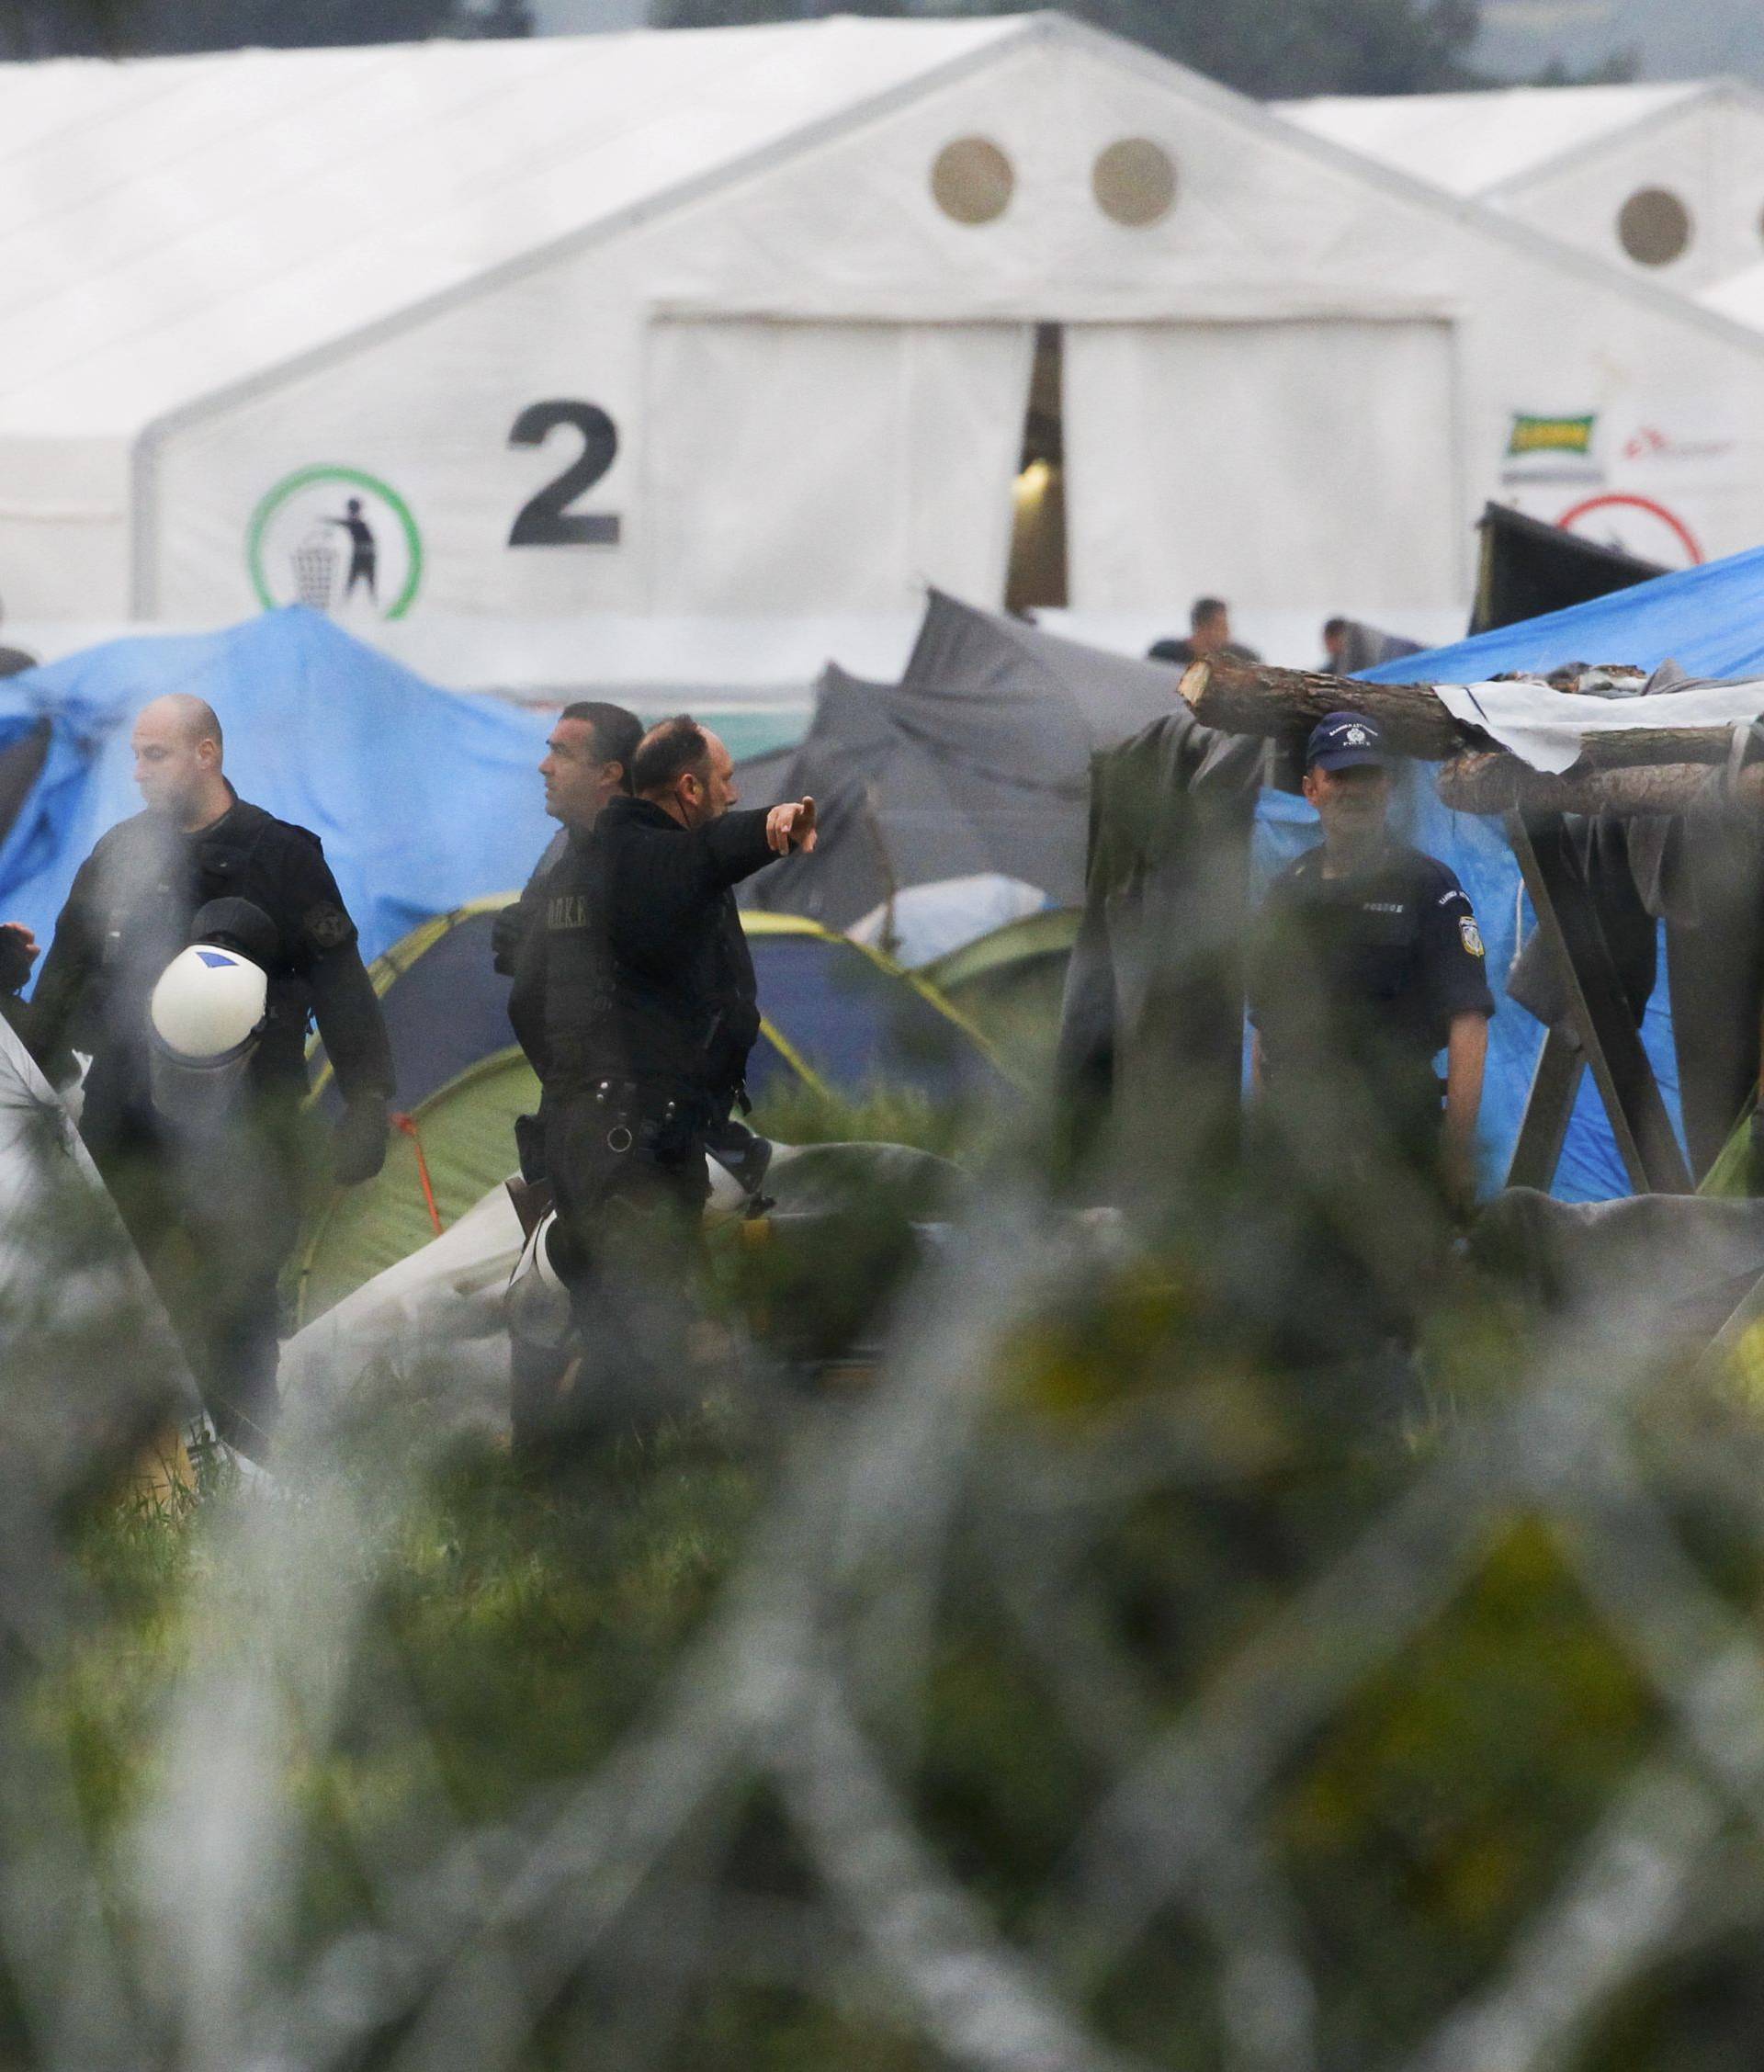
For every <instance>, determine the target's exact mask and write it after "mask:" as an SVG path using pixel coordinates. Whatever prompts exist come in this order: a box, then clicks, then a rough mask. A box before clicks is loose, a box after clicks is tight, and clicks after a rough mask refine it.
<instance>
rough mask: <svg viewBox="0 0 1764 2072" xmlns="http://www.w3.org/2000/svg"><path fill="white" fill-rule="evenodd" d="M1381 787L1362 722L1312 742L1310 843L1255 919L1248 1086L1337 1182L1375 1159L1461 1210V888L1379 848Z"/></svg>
mask: <svg viewBox="0 0 1764 2072" xmlns="http://www.w3.org/2000/svg"><path fill="white" fill-rule="evenodd" d="M1390 787H1391V776H1390V768H1389V764H1388V761H1387V759H1386V756H1385V748H1384V741H1383V737H1382V734H1381V732H1380V730H1379V728H1378V726H1377V724H1376V723H1375V722H1374V720H1371V719H1364V718H1363V717H1362V716H1361V715H1359V714H1358V713H1352V712H1336V713H1332V714H1330V716H1329V718H1328V719H1325V720H1324V721H1323V722H1322V723H1321V725H1319V726H1318V727H1317V728H1316V729H1315V730H1313V732H1312V734H1311V737H1310V741H1309V743H1308V745H1307V748H1306V759H1305V779H1304V792H1305V796H1306V798H1308V799H1309V800H1310V802H1311V804H1312V805H1313V806H1315V807H1316V809H1317V816H1318V818H1319V820H1320V821H1322V824H1323V840H1322V843H1321V844H1320V845H1319V846H1318V847H1317V848H1315V849H1311V850H1309V851H1307V852H1306V855H1303V856H1301V857H1300V858H1299V859H1298V861H1297V862H1296V863H1294V864H1292V865H1289V866H1287V868H1286V869H1285V870H1283V872H1282V873H1281V874H1280V876H1279V877H1276V878H1275V880H1274V882H1273V884H1272V887H1271V889H1270V890H1269V893H1268V897H1267V900H1266V903H1265V905H1264V907H1263V909H1262V911H1261V916H1260V919H1259V923H1258V926H1257V931H1256V934H1257V940H1256V944H1255V946H1254V950H1253V953H1252V957H1251V977H1250V1021H1251V1024H1252V1025H1253V1027H1254V1030H1255V1036H1256V1050H1255V1070H1256V1077H1257V1081H1258V1083H1259V1085H1260V1086H1261V1089H1262V1090H1263V1093H1264V1095H1265V1097H1266V1100H1267V1102H1268V1104H1270V1105H1272V1106H1274V1107H1276V1108H1277V1109H1278V1110H1279V1111H1280V1112H1281V1114H1282V1115H1283V1118H1284V1119H1285V1120H1286V1122H1287V1123H1288V1124H1289V1125H1291V1126H1292V1127H1293V1128H1294V1129H1295V1130H1296V1131H1298V1132H1303V1133H1306V1134H1308V1136H1309V1137H1310V1138H1311V1140H1312V1141H1313V1142H1314V1143H1316V1144H1317V1146H1318V1147H1319V1149H1322V1150H1323V1154H1324V1157H1325V1158H1326V1159H1327V1160H1329V1161H1333V1170H1334V1172H1335V1174H1336V1176H1337V1178H1338V1179H1346V1178H1349V1177H1350V1176H1351V1175H1354V1174H1357V1173H1359V1172H1363V1171H1365V1170H1368V1169H1369V1167H1370V1165H1371V1163H1372V1161H1374V1160H1375V1159H1376V1158H1377V1157H1378V1156H1379V1154H1380V1153H1382V1154H1384V1155H1385V1158H1386V1159H1388V1160H1394V1161H1397V1162H1398V1163H1399V1164H1400V1165H1402V1166H1404V1167H1407V1168H1408V1170H1409V1171H1411V1172H1416V1171H1419V1172H1425V1173H1426V1174H1427V1175H1428V1176H1429V1177H1430V1179H1435V1180H1437V1181H1438V1182H1440V1183H1442V1185H1443V1186H1444V1188H1445V1191H1446V1195H1447V1197H1448V1199H1449V1200H1450V1201H1451V1203H1452V1204H1453V1206H1457V1207H1464V1206H1468V1204H1469V1202H1470V1200H1471V1198H1472V1194H1473V1188H1474V1173H1475V1142H1476V1115H1477V1110H1478V1109H1479V1107H1480V1105H1481V1101H1482V1079H1483V1067H1484V1063H1485V1060H1486V1058H1487V1045H1488V1018H1489V1017H1490V1016H1491V1015H1492V1014H1493V1013H1494V1011H1495V1002H1494V999H1493V996H1492V995H1491V993H1490V992H1489V990H1488V979H1487V966H1486V960H1485V957H1484V952H1483V943H1482V935H1481V933H1480V931H1479V929H1478V928H1477V925H1476V915H1475V913H1474V912H1473V911H1472V910H1471V906H1470V901H1469V900H1468V899H1467V898H1466V897H1465V896H1464V888H1463V887H1462V886H1461V885H1460V884H1459V883H1458V880H1457V878H1456V877H1454V876H1453V872H1452V871H1451V870H1450V869H1449V868H1448V867H1447V866H1446V865H1444V864H1442V863H1440V862H1439V861H1438V860H1437V859H1436V858H1434V857H1432V856H1426V855H1421V854H1420V852H1419V850H1415V849H1410V848H1408V847H1406V846H1405V845H1404V844H1401V843H1398V842H1396V841H1393V840H1392V839H1391V836H1390V834H1389V832H1388V829H1387V827H1386V824H1385V820H1386V814H1387V811H1388V809H1389V804H1390ZM1442 1052H1443V1053H1444V1055H1445V1063H1446V1073H1445V1081H1444V1084H1443V1086H1442V1084H1441V1081H1440V1078H1439V1075H1438V1071H1437V1069H1436V1065H1435V1059H1437V1058H1438V1056H1439V1055H1440V1054H1441V1053H1442Z"/></svg>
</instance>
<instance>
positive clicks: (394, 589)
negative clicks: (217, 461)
mask: <svg viewBox="0 0 1764 2072" xmlns="http://www.w3.org/2000/svg"><path fill="white" fill-rule="evenodd" d="M245 565H246V568H247V569H248V570H249V572H250V574H251V584H252V588H253V589H254V591H255V592H256V594H257V601H258V602H259V604H261V605H262V606H263V607H264V609H265V610H266V611H274V610H275V609H276V608H277V606H281V605H306V606H311V609H312V610H313V611H319V612H324V613H326V614H327V615H328V616H329V617H333V618H340V619H349V618H402V617H403V616H404V615H405V613H406V612H407V611H409V610H410V608H411V606H412V605H413V603H414V602H415V599H416V593H417V590H418V587H419V586H420V584H421V583H422V581H423V536H422V535H421V533H419V532H418V530H417V528H416V520H415V519H414V518H413V516H412V515H411V508H410V505H409V504H406V503H405V501H404V499H403V498H402V497H401V496H400V495H399V493H398V492H397V491H396V490H395V489H393V488H391V487H390V484H389V483H386V482H383V481H380V480H379V477H378V476H375V475H368V474H364V473H363V472H362V470H360V469H359V468H332V467H324V468H301V469H298V470H296V471H295V472H294V473H293V474H291V475H286V476H284V477H283V478H282V480H281V481H279V482H277V484H276V486H275V487H274V488H273V489H272V490H270V491H269V492H268V493H266V495H265V496H264V497H263V498H262V499H261V500H260V501H259V503H258V504H257V508H256V509H255V510H254V512H253V513H252V515H251V522H250V524H249V526H247V527H246V530H245Z"/></svg>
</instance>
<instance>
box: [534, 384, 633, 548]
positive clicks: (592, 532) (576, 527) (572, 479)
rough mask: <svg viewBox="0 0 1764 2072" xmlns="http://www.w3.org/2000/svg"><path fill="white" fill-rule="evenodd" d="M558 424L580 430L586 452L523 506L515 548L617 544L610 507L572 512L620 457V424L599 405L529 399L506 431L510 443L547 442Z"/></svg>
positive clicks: (582, 452) (538, 444)
mask: <svg viewBox="0 0 1764 2072" xmlns="http://www.w3.org/2000/svg"><path fill="white" fill-rule="evenodd" d="M559 425H568V426H569V427H570V428H571V430H572V431H576V432H580V433H581V434H582V451H581V452H580V453H579V454H577V456H576V458H575V459H573V460H572V461H571V463H570V465H569V466H568V467H567V468H566V469H565V470H563V472H562V474H560V475H559V476H557V477H555V478H554V479H553V480H552V481H548V482H547V484H546V485H545V487H544V488H543V489H542V490H541V491H540V492H539V493H538V494H537V496H534V497H529V498H528V500H527V501H526V503H525V504H522V506H521V509H520V514H519V515H518V516H517V517H516V518H515V526H514V529H513V531H511V532H510V534H509V536H508V544H509V545H510V546H511V547H616V546H617V545H618V529H619V528H618V518H617V515H616V514H615V513H613V512H610V511H572V510H571V508H570V506H571V504H573V503H574V502H575V501H576V499H577V497H579V496H586V495H587V493H588V492H589V491H590V490H591V489H593V488H594V484H595V483H596V482H597V481H599V480H600V479H601V477H602V476H603V475H604V474H605V472H606V470H608V469H609V468H610V467H611V466H612V464H613V462H614V461H615V460H616V459H617V458H618V426H617V425H615V424H614V423H613V421H612V419H611V418H610V417H608V416H607V414H606V413H605V411H604V410H602V409H601V407H600V405H599V404H598V403H592V402H530V403H528V404H527V406H526V409H525V410H524V411H522V413H521V414H520V415H519V416H518V417H517V418H516V419H515V424H514V426H513V428H512V429H511V431H510V432H509V435H508V443H509V445H510V446H543V445H544V444H545V442H546V440H547V439H548V438H549V437H550V436H551V434H552V433H553V432H555V431H556V430H557V428H558V427H559Z"/></svg>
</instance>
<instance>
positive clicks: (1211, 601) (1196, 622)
mask: <svg viewBox="0 0 1764 2072" xmlns="http://www.w3.org/2000/svg"><path fill="white" fill-rule="evenodd" d="M1225 610H1226V606H1225V599H1224V598H1223V597H1196V598H1195V600H1194V602H1193V605H1192V606H1190V607H1189V613H1188V623H1189V625H1190V626H1191V627H1192V628H1193V629H1194V631H1195V632H1197V633H1198V632H1199V631H1200V629H1201V628H1202V627H1204V626H1208V625H1211V623H1212V622H1213V620H1214V619H1216V618H1223V617H1225Z"/></svg>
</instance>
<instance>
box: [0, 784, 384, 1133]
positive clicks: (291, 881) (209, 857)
mask: <svg viewBox="0 0 1764 2072" xmlns="http://www.w3.org/2000/svg"><path fill="white" fill-rule="evenodd" d="M228 898H236V899H243V900H250V901H251V902H252V904H253V905H254V906H257V907H260V908H261V909H262V910H263V911H264V912H265V913H266V914H267V915H268V916H269V918H270V921H271V922H272V923H274V925H275V928H276V931H277V936H278V938H279V943H278V954H277V957H276V958H275V960H274V962H273V963H272V964H271V965H270V967H269V1008H268V1025H267V1026H266V1029H265V1032H264V1036H263V1040H262V1042H261V1044H260V1045H259V1047H258V1049H257V1053H256V1055H255V1057H254V1059H253V1060H252V1067H251V1072H252V1083H253V1084H254V1086H255V1087H256V1088H258V1089H259V1091H261V1092H264V1093H284V1094H298V1093H300V1092H303V1091H304V1089H305V1087H306V1083H307V1076H306V1028H307V1022H308V1018H309V1016H316V1018H317V1021H318V1025H319V1033H320V1035H321V1036H322V1037H323V1039H324V1047H325V1050H326V1053H327V1055H328V1056H329V1057H330V1059H331V1061H332V1064H333V1066H334V1070H335V1071H336V1075H337V1084H338V1088H339V1090H340V1091H341V1093H342V1094H343V1096H344V1098H345V1100H346V1101H347V1100H354V1099H356V1098H357V1097H359V1096H362V1095H368V1094H382V1095H390V1093H391V1091H392V1083H393V1081H392V1060H391V1051H390V1046H389V1045H388V1042H387V1039H386V1028H385V1024H384V1022H383V1021H382V1020H381V1017H380V1012H379V1002H378V1001H377V1000H376V999H375V997H374V990H373V985H372V983H371V981H370V980H369V979H368V974H367V972H366V970H364V968H362V962H361V954H360V952H359V951H358V950H357V948H356V926H355V923H354V922H353V921H351V920H350V918H349V916H348V914H347V912H346V911H345V909H344V905H343V900H342V898H341V896H340V894H339V893H338V890H337V884H336V880H335V878H334V877H332V875H331V870H330V866H328V865H327V864H326V863H325V860H324V851H323V848H322V844H321V843H320V841H319V838H318V836H317V835H316V834H312V833H310V832H308V831H307V830H306V829H305V828H303V827H296V826H294V825H292V824H291V823H290V822H289V821H278V820H277V819H276V818H275V817H274V816H273V815H271V814H269V813H266V812H265V811H264V810H263V808H262V807H260V806H252V805H248V804H247V803H246V802H245V801H244V800H243V799H235V800H234V803H233V805H232V808H231V809H230V810H229V811H228V812H226V813H225V814H223V815H222V817H221V818H220V820H219V821H215V822H214V823H213V824H212V825H211V826H209V827H206V828H204V829H202V830H201V831H200V832H199V833H197V834H185V833H182V832H179V831H178V830H177V829H175V828H173V827H170V826H168V824H167V823H166V821H164V818H163V817H161V816H159V815H156V814H152V813H137V814H136V815H135V817H134V818H133V819H132V820H128V821H122V822H121V823H120V825H119V826H117V827H113V828H112V829H111V830H110V832H108V833H107V834H106V835H105V836H103V837H102V839H101V840H100V841H99V843H98V844H97V846H96V848H95V849H94V850H93V852H92V854H91V855H89V856H88V857H87V858H86V860H85V863H84V864H82V865H81V866H80V868H79V872H78V875H77V876H76V877H74V885H73V889H72V890H71V891H70V892H69V894H68V897H67V903H66V905H65V906H63V907H62V912H61V918H60V919H59V920H58V921H57V922H56V924H55V939H54V941H53V943H52V944H51V946H50V950H49V954H48V956H47V957H45V958H44V960H43V968H42V971H41V973H40V976H39V978H38V980H37V986H36V990H35V991H34V992H33V993H32V995H31V1000H30V1006H29V1010H28V1014H27V1015H26V1017H25V1024H24V1035H25V1038H26V1041H27V1042H28V1045H29V1047H30V1049H31V1051H32V1054H33V1055H34V1056H35V1057H36V1059H37V1060H38V1062H39V1064H40V1065H41V1066H42V1068H43V1070H45V1071H46V1072H47V1073H48V1074H49V1075H50V1077H51V1079H57V1080H61V1079H65V1078H66V1077H67V1076H68V1075H69V1071H70V1069H71V1059H70V1058H69V1055H68V1054H69V1052H70V1051H73V1050H76V1049H77V1050H84V1051H86V1052H88V1053H89V1054H90V1055H91V1058H92V1070H91V1072H90V1074H89V1075H88V1077H87V1080H86V1087H85V1109H84V1111H83V1115H82V1120H81V1128H82V1133H83V1134H84V1135H85V1138H86V1139H87V1141H88V1142H90V1143H93V1144H94V1145H95V1147H96V1146H97V1145H100V1144H102V1143H103V1141H104V1140H105V1139H106V1138H107V1134H108V1133H109V1132H110V1131H112V1130H113V1129H115V1128H116V1127H119V1125H120V1124H121V1123H122V1122H123V1120H124V1118H125V1117H130V1118H133V1119H139V1118H141V1117H143V1116H146V1115H148V1114H149V1112H150V1094H149V1090H148V1076H147V1060H148V1046H147V1003H148V1000H149V997H150V996H151V994H152V992H153V986H154V983H155V982H156V980H157V979H158V977H159V974H160V973H161V972H162V971H163V970H164V968H165V967H166V965H167V964H169V963H170V962H171V960H172V958H173V957H175V956H176V955H177V953H178V951H179V950H181V949H183V948H184V947H185V946H186V945H187V944H188V942H189V940H190V934H191V923H192V922H193V921H194V919H195V916H196V914H197V911H198V909H200V908H201V907H204V906H206V905H207V904H208V903H209V900H220V899H228Z"/></svg>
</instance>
